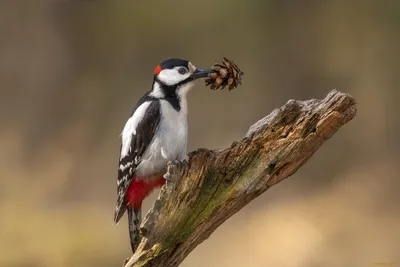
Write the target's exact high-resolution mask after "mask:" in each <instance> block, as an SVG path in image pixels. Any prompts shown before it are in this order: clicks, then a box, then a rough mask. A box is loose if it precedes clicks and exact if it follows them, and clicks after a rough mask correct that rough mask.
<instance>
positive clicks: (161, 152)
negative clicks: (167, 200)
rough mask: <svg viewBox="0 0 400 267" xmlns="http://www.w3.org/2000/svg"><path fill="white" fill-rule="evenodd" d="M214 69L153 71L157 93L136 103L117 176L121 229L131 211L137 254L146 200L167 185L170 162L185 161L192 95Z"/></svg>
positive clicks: (170, 65)
mask: <svg viewBox="0 0 400 267" xmlns="http://www.w3.org/2000/svg"><path fill="white" fill-rule="evenodd" d="M211 72H213V70H211V69H204V70H203V69H197V68H196V67H195V66H194V65H193V64H192V63H191V62H189V61H187V60H184V59H176V58H172V59H167V60H165V61H163V62H161V63H160V64H159V65H157V67H156V68H155V69H154V73H153V84H152V89H151V90H150V91H148V92H147V93H146V94H144V96H143V97H142V98H141V99H140V100H139V101H138V102H137V104H136V105H135V106H134V108H133V112H132V114H131V116H130V118H129V119H128V121H127V122H126V124H125V127H124V128H123V131H122V133H121V146H120V157H119V168H118V176H117V204H116V207H115V213H114V222H115V223H116V224H117V223H118V222H119V221H120V219H121V217H122V216H123V215H124V214H125V212H126V211H128V225H129V237H130V243H131V248H132V252H135V250H136V247H137V245H138V244H139V241H140V234H139V233H140V232H139V231H140V223H141V207H142V202H143V200H144V199H145V198H146V197H147V196H148V195H149V194H150V193H151V192H152V191H153V190H154V189H156V188H159V187H161V186H162V185H164V183H165V178H164V177H163V175H164V174H165V172H166V169H167V163H168V162H169V161H171V162H174V161H182V160H184V159H185V157H186V146H187V140H188V124H187V113H188V107H187V97H186V96H187V93H188V92H189V91H190V89H191V87H192V86H193V82H194V81H195V80H197V79H199V78H205V77H207V76H208V74H209V73H211Z"/></svg>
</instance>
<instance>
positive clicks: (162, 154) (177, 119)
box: [136, 100, 188, 175]
mask: <svg viewBox="0 0 400 267" xmlns="http://www.w3.org/2000/svg"><path fill="white" fill-rule="evenodd" d="M160 108H161V110H160V111H161V120H160V124H159V126H158V129H157V131H156V133H155V135H154V138H153V140H152V142H151V143H150V145H149V147H148V148H147V150H146V151H145V153H144V155H143V157H142V161H141V163H140V164H139V166H138V168H137V171H136V173H137V174H138V175H150V174H152V173H156V172H160V171H165V170H166V164H167V162H168V161H174V160H183V159H184V158H185V156H186V147H187V138H188V136H187V133H188V126H187V112H186V109H185V110H183V109H181V110H179V111H177V110H175V109H174V108H173V107H172V106H171V104H170V103H169V102H167V101H165V100H160Z"/></svg>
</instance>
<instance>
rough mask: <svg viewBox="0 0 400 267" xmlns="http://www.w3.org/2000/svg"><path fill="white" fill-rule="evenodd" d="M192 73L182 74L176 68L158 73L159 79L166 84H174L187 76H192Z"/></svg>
mask: <svg viewBox="0 0 400 267" xmlns="http://www.w3.org/2000/svg"><path fill="white" fill-rule="evenodd" d="M190 75H191V73H190V72H188V73H186V74H184V75H182V74H180V73H179V72H178V70H177V69H176V68H174V69H165V70H162V71H161V72H160V73H159V74H158V79H159V80H160V81H161V82H162V83H164V84H166V85H174V84H177V83H179V82H181V81H183V80H186V79H187V78H189V77H190Z"/></svg>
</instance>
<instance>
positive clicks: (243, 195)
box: [125, 90, 356, 267]
mask: <svg viewBox="0 0 400 267" xmlns="http://www.w3.org/2000/svg"><path fill="white" fill-rule="evenodd" d="M355 115H356V103H355V100H354V98H353V97H352V96H350V95H348V94H345V93H341V92H338V91H336V90H333V91H331V92H330V93H329V94H328V95H327V96H326V97H325V98H324V99H322V100H316V99H312V100H308V101H295V100H290V101H288V102H287V103H286V104H285V105H284V106H283V107H281V108H279V109H276V110H274V111H273V112H272V113H271V114H270V115H268V116H266V117H264V118H263V119H261V120H259V121H258V122H256V123H255V124H254V125H252V126H251V127H250V129H249V130H248V132H247V134H246V137H245V138H244V139H243V140H241V141H240V142H234V143H233V144H232V145H231V147H229V148H227V149H224V150H208V149H198V150H196V151H194V152H191V153H190V154H189V156H188V160H187V161H185V162H183V163H180V164H178V165H172V164H169V167H168V174H167V175H168V176H169V177H168V178H169V179H172V180H174V181H173V182H170V181H168V182H167V183H166V185H165V186H164V187H163V188H162V189H161V192H160V195H159V198H158V199H157V200H156V202H155V203H154V206H153V208H152V209H151V210H150V211H149V212H148V214H147V215H146V217H145V219H144V221H143V224H142V229H141V230H142V234H143V238H142V240H141V243H140V245H139V247H138V249H137V251H136V253H135V254H134V255H133V256H132V257H131V258H130V260H129V261H128V262H127V263H126V265H125V266H126V267H132V266H146V267H148V266H166V267H175V266H178V265H179V264H180V263H181V262H182V261H183V260H184V259H185V258H186V256H187V255H188V254H189V253H190V252H191V251H192V250H193V249H194V248H195V247H196V246H197V245H199V244H200V243H201V242H203V241H204V240H205V239H207V238H208V237H209V236H210V235H211V234H212V233H213V232H214V230H215V229H216V228H217V227H218V226H219V225H221V224H222V223H223V222H224V221H226V220H227V219H228V218H229V217H231V216H232V215H233V214H235V213H236V212H237V211H239V210H240V209H241V208H243V207H244V206H245V205H246V204H247V203H249V202H250V201H251V200H253V199H254V198H255V197H257V196H259V195H260V194H261V193H263V192H265V191H266V190H267V189H268V188H270V187H271V186H273V185H275V184H277V183H279V182H280V181H282V180H283V179H285V178H287V177H289V176H290V175H292V174H293V173H295V172H296V171H297V169H298V168H300V167H301V166H302V165H303V164H304V163H305V162H306V161H307V160H308V159H309V158H310V157H311V156H312V155H313V154H314V152H315V151H316V150H317V149H318V148H319V147H320V146H321V145H322V144H323V143H324V142H325V141H326V140H327V139H329V138H330V137H331V136H332V135H333V134H334V133H335V132H336V131H337V130H338V129H339V128H340V127H341V126H343V125H344V124H346V123H347V122H348V121H350V120H351V119H353V118H354V116H355Z"/></svg>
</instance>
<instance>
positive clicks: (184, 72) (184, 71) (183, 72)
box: [178, 68, 188, 75]
mask: <svg viewBox="0 0 400 267" xmlns="http://www.w3.org/2000/svg"><path fill="white" fill-rule="evenodd" d="M178 72H179V73H180V74H182V75H183V74H186V73H187V72H188V70H187V68H179V69H178Z"/></svg>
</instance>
